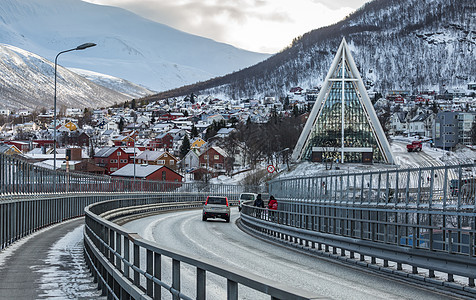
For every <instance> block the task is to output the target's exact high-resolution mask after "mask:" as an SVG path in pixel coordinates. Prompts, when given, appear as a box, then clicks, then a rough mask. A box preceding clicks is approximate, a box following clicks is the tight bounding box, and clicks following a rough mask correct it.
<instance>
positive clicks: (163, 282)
mask: <svg viewBox="0 0 476 300" xmlns="http://www.w3.org/2000/svg"><path fill="white" fill-rule="evenodd" d="M178 197H179V198H181V199H182V201H183V202H176V203H174V205H170V203H168V202H167V195H160V196H159V195H158V196H156V197H149V198H140V197H134V198H131V199H118V200H111V201H106V202H101V203H97V204H92V205H90V206H88V207H87V208H86V228H85V251H86V252H85V253H86V257H87V261H88V265H89V266H90V269H92V270H93V274H94V276H95V277H96V278H97V281H98V283H99V286H100V288H101V289H102V291H103V294H104V295H105V296H107V297H108V299H123V298H134V299H152V298H153V299H161V298H162V297H163V296H165V297H167V296H168V297H172V299H206V298H207V295H208V293H209V292H207V290H211V288H209V285H210V283H209V281H210V280H209V279H208V277H212V276H218V277H219V278H221V279H222V280H223V282H226V292H224V293H223V294H221V293H219V292H218V299H225V298H227V299H238V296H239V290H240V286H245V287H248V288H249V289H251V291H247V293H248V294H247V295H248V297H251V298H257V297H258V298H262V297H263V295H268V296H269V297H271V299H323V297H319V296H317V295H315V294H311V293H308V292H304V291H300V290H297V289H295V288H293V287H290V286H286V285H283V284H281V283H276V282H272V281H269V280H267V279H264V278H260V277H258V276H255V275H253V274H250V273H247V272H244V271H241V270H238V269H234V268H231V267H229V266H224V265H222V264H219V263H216V262H214V261H212V260H208V259H204V258H202V257H197V256H194V255H190V254H183V253H180V252H178V251H176V250H173V249H168V248H165V247H161V246H159V245H157V244H155V243H153V242H151V241H148V240H145V239H143V238H142V237H140V236H139V235H138V234H136V233H134V232H131V231H128V230H126V229H124V228H123V227H121V226H119V225H117V224H116V223H113V222H111V220H110V218H109V217H108V216H114V218H116V219H117V218H120V217H121V215H125V216H128V217H130V214H133V213H138V214H140V213H150V212H151V210H157V211H158V210H160V211H164V210H177V209H190V208H193V207H197V206H198V205H199V206H201V202H199V200H200V199H203V197H204V194H200V193H183V194H179V195H178ZM224 254H225V255H226V253H224ZM190 268H192V269H193V271H190ZM190 272H192V273H195V280H193V279H192V280H187V281H186V282H181V277H183V276H184V275H181V274H183V273H190ZM166 274H168V276H167V275H166ZM214 280H216V279H214ZM214 280H213V281H214ZM218 280H220V279H218ZM184 285H185V287H184ZM207 287H208V288H207ZM215 289H216V288H215ZM164 292H165V293H166V294H167V295H164ZM215 293H216V291H215Z"/></svg>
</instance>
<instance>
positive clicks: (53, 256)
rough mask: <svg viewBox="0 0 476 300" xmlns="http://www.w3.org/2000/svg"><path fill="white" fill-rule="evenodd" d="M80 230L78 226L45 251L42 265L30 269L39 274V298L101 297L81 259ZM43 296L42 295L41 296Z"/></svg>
mask: <svg viewBox="0 0 476 300" xmlns="http://www.w3.org/2000/svg"><path fill="white" fill-rule="evenodd" d="M83 230H84V225H81V226H79V227H77V228H75V229H74V230H72V231H71V232H69V233H68V234H66V235H65V236H64V237H62V238H61V239H59V240H58V241H57V242H56V243H55V244H54V245H53V246H51V248H50V249H49V250H48V255H47V258H46V259H45V261H44V263H45V265H41V266H32V267H31V269H32V270H34V271H35V272H38V273H41V279H40V282H39V285H40V297H41V298H43V297H46V298H52V299H78V298H79V299H81V298H82V299H84V298H94V299H97V298H99V297H100V295H101V292H100V291H98V290H97V284H95V283H93V279H92V276H91V274H90V272H89V269H88V268H87V266H86V263H85V261H84V257H83ZM41 293H42V294H41Z"/></svg>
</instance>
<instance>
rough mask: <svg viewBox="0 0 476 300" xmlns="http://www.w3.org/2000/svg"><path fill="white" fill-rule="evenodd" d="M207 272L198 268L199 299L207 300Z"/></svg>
mask: <svg viewBox="0 0 476 300" xmlns="http://www.w3.org/2000/svg"><path fill="white" fill-rule="evenodd" d="M206 276H207V275H206V272H205V270H203V269H200V268H197V299H198V300H205V299H206V287H207V282H206Z"/></svg>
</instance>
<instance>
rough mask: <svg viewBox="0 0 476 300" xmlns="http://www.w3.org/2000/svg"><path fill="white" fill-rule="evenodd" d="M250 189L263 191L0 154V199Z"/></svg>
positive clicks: (261, 189) (237, 191) (259, 187)
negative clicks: (69, 168) (96, 171)
mask: <svg viewBox="0 0 476 300" xmlns="http://www.w3.org/2000/svg"><path fill="white" fill-rule="evenodd" d="M245 189H250V190H253V191H264V187H263V186H238V185H226V184H210V183H207V182H193V183H186V182H176V181H153V180H141V179H136V180H134V179H126V178H118V177H111V176H98V175H91V174H88V173H76V172H66V171H63V170H57V171H54V170H50V169H46V168H43V167H40V166H35V165H32V164H30V163H28V162H27V161H25V160H23V159H21V158H19V157H14V156H8V155H4V154H0V199H2V198H3V199H4V198H7V197H11V198H18V195H20V196H21V195H23V194H28V195H31V194H38V195H44V194H59V193H91V192H99V193H107V192H110V193H116V192H153V193H154V192H155V193H159V192H181V193H187V192H189V193H192V192H204V193H212V194H215V195H229V194H232V195H237V194H238V195H239V193H240V192H242V191H246V190H245Z"/></svg>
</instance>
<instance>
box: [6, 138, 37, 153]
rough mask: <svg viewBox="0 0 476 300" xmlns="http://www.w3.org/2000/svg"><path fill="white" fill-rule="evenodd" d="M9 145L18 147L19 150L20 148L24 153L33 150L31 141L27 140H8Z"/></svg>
mask: <svg viewBox="0 0 476 300" xmlns="http://www.w3.org/2000/svg"><path fill="white" fill-rule="evenodd" d="M5 144H7V145H13V146H15V147H17V149H18V150H20V151H21V152H23V153H26V152H28V151H30V150H31V148H32V147H30V146H32V145H31V143H30V142H27V141H7V142H5Z"/></svg>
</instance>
